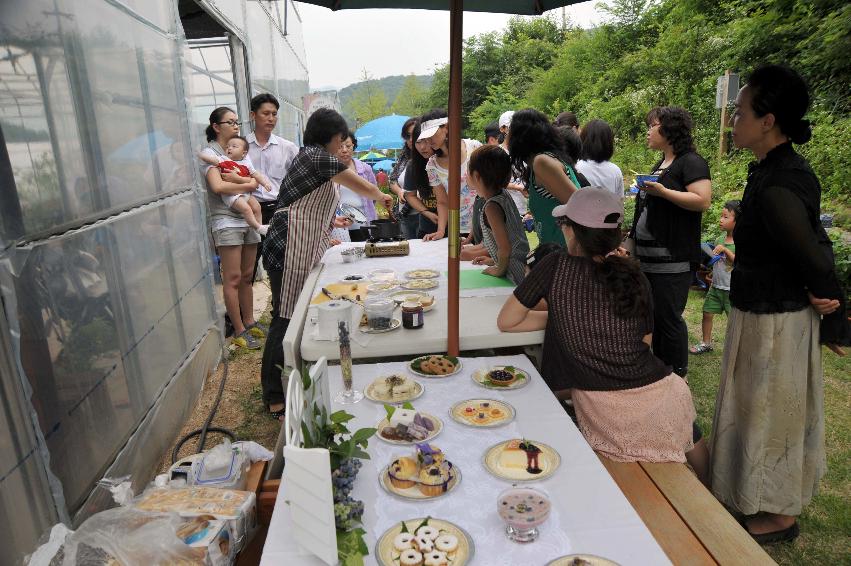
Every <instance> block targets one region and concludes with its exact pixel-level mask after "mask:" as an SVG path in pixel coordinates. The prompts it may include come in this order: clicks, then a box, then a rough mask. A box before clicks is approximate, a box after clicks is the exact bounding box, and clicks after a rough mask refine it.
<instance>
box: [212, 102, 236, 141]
mask: <svg viewBox="0 0 851 566" xmlns="http://www.w3.org/2000/svg"><path fill="white" fill-rule="evenodd" d="M228 112H233V110H231V109H230V108H228V107H227V106H219V107H218V108H216V109H215V110H213V111H212V112H210V125H209V126H207V129H206V130H204V133H205V134H206V135H207V141H208V142H211V141H213V140H214V139H216V137H217V135H218V134H217V133H216V129H215V128H213V124H217V123H219V122H221V121H222V118H223V117H224V115H225V114H227V113H228ZM233 113H234V114H236V112H233Z"/></svg>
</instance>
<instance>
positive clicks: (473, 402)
mask: <svg viewBox="0 0 851 566" xmlns="http://www.w3.org/2000/svg"><path fill="white" fill-rule="evenodd" d="M481 403H491V404H492V405H493V406H492V407H489V408H488V409H493V408H496V409H500V410H502V411H503V412H504V413H505V416H504V417H502V418H500V419H499V420H498V421H495V422H488V423H485V424H481V423H478V422H476V421H471V420H468V419H466V418H464V416H463V414H462V412H463V409H464V408H465V407H466V406H480V404H481ZM480 409H481V411H480V412H483V411H484V410H488V409H483V408H481V407H480ZM474 412H476V411H474ZM514 415H515V411H514V407H512V406H511V405H510V404H509V403H506V402H505V401H497V400H496V399H467V400H465V401H458V402H457V403H455V404H454V405H452V407H450V408H449V416H450V417H452V420H453V421H455V422H456V423H460V424H462V425H464V426H469V427H472V428H495V427H498V426H504V425H507V424H508V423H510V422H511V421H513V420H514Z"/></svg>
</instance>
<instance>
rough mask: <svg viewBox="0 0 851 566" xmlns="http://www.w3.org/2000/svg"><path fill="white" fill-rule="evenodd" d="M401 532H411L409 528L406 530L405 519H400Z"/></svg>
mask: <svg viewBox="0 0 851 566" xmlns="http://www.w3.org/2000/svg"><path fill="white" fill-rule="evenodd" d="M401 532H403V533H410V532H411V531H409V530H408V525H406V524H405V521H402V530H401Z"/></svg>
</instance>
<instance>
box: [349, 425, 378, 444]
mask: <svg viewBox="0 0 851 566" xmlns="http://www.w3.org/2000/svg"><path fill="white" fill-rule="evenodd" d="M376 432H378V429H376V428H360V429H358V430H356V431H355V433H354V434H353V435H352V442H354V443H355V444H360V443H361V442H365V441H366V440H368V439H370V438H372V435H374V434H375V433H376Z"/></svg>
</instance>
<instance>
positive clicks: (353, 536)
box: [337, 528, 368, 566]
mask: <svg viewBox="0 0 851 566" xmlns="http://www.w3.org/2000/svg"><path fill="white" fill-rule="evenodd" d="M364 534H366V532H365V531H364V530H363V529H361V528H355V529H352V530H350V531H342V530H339V529H338V530H337V558H338V559H339V560H340V563H341V564H344V565H345V566H363V557H364V554H365V553H364V552H363V547H364V546H366V543H365V542H364V540H363V535H364ZM367 554H368V550H367Z"/></svg>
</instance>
